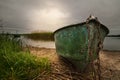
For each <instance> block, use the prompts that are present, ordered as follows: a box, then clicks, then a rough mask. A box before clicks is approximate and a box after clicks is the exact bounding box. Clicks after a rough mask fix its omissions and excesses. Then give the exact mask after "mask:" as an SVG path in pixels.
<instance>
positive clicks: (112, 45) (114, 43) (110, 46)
mask: <svg viewBox="0 0 120 80" xmlns="http://www.w3.org/2000/svg"><path fill="white" fill-rule="evenodd" d="M23 43H26V44H27V45H31V46H34V47H45V48H55V42H53V41H50V42H49V41H34V40H31V39H28V38H25V37H24V38H23ZM103 44H104V47H103V49H104V50H120V37H106V38H105V40H104V43H103Z"/></svg>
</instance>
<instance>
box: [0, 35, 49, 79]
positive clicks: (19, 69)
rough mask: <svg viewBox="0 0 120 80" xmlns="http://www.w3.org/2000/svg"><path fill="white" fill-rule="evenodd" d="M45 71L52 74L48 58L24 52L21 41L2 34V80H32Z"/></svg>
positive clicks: (0, 36)
mask: <svg viewBox="0 0 120 80" xmlns="http://www.w3.org/2000/svg"><path fill="white" fill-rule="evenodd" d="M44 71H47V72H48V73H49V72H50V63H49V61H48V59H47V58H38V57H35V56H33V55H32V54H30V52H29V51H23V50H22V45H21V41H20V40H19V39H17V38H14V37H13V35H4V34H0V80H32V79H34V78H36V77H37V76H38V75H41V73H42V72H44Z"/></svg>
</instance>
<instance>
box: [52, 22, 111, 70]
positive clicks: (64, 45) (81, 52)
mask: <svg viewBox="0 0 120 80" xmlns="http://www.w3.org/2000/svg"><path fill="white" fill-rule="evenodd" d="M98 27H100V28H99V29H98ZM88 28H89V29H88ZM99 33H100V34H99ZM108 33H109V30H108V29H107V28H106V27H105V26H104V25H102V24H101V23H99V22H98V21H96V20H91V21H89V22H88V23H87V24H86V22H84V23H80V24H75V25H70V26H66V27H63V28H60V29H58V30H56V31H55V32H54V38H55V45H56V52H57V54H58V55H60V56H62V57H64V58H66V59H67V60H69V61H70V62H71V63H72V64H73V65H74V66H76V67H77V68H79V69H80V70H81V71H83V70H84V68H85V67H86V66H87V64H88V63H89V61H90V58H91V57H90V55H89V54H90V52H89V50H90V51H91V54H92V58H93V59H96V58H97V57H98V53H99V46H98V45H99V43H100V41H102V42H103V40H104V38H105V36H106V35H107V34H108ZM88 46H89V47H88Z"/></svg>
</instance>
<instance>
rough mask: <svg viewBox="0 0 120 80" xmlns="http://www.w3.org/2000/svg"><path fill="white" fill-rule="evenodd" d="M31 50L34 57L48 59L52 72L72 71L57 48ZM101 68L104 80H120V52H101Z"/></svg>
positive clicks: (33, 48) (35, 48) (30, 48)
mask: <svg viewBox="0 0 120 80" xmlns="http://www.w3.org/2000/svg"><path fill="white" fill-rule="evenodd" d="M29 50H30V52H31V54H33V55H34V56H37V57H40V58H41V57H46V58H48V59H49V61H50V63H51V66H52V72H55V73H59V74H62V73H63V72H65V71H70V70H69V67H70V66H69V67H66V66H65V64H64V63H63V62H61V60H60V58H59V57H58V55H57V53H56V50H55V48H45V47H41V48H39V47H29ZM100 66H101V75H102V78H104V79H103V80H120V51H113V50H101V51H100ZM50 75H52V74H50ZM57 76H58V75H57ZM65 79H68V78H65ZM69 80H72V79H69Z"/></svg>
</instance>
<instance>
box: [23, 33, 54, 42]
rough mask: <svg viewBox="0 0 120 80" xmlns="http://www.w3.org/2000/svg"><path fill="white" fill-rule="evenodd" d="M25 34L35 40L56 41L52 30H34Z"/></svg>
mask: <svg viewBox="0 0 120 80" xmlns="http://www.w3.org/2000/svg"><path fill="white" fill-rule="evenodd" d="M24 36H26V37H27V38H30V39H33V40H44V41H54V37H53V33H52V32H32V33H31V34H24Z"/></svg>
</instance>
